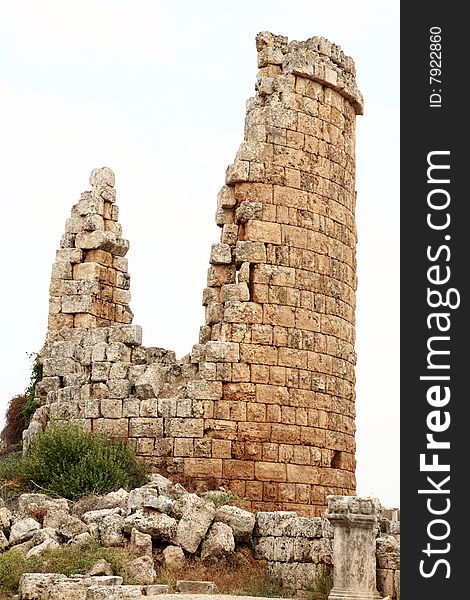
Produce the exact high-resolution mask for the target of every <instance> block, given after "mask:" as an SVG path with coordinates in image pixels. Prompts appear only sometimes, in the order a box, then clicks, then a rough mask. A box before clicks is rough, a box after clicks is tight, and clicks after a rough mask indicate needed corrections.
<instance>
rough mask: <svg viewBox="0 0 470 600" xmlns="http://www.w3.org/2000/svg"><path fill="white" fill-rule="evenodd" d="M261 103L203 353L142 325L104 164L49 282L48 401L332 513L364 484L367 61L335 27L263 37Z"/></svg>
mask: <svg viewBox="0 0 470 600" xmlns="http://www.w3.org/2000/svg"><path fill="white" fill-rule="evenodd" d="M256 47H257V50H258V66H259V74H258V77H257V81H256V96H255V97H254V98H251V99H250V100H249V101H248V106H247V115H246V122H245V136H244V141H243V142H242V144H241V146H240V148H239V150H238V153H237V155H236V158H235V161H234V162H233V164H231V165H230V166H229V167H228V169H227V172H226V177H225V185H224V186H223V187H222V189H221V191H220V193H219V196H218V204H217V213H216V220H217V224H218V225H219V226H220V227H221V240H220V243H216V244H213V245H212V248H211V252H210V260H209V262H210V266H209V270H208V277H207V287H206V288H205V289H204V292H203V303H204V305H205V307H206V317H205V324H204V325H203V326H202V327H201V332H200V339H199V343H198V344H196V345H195V346H194V348H193V350H192V353H191V355H188V356H187V357H185V358H183V359H182V360H179V361H178V360H176V358H175V355H174V353H172V352H169V351H166V350H163V349H160V348H144V347H143V346H142V345H141V330H140V328H139V327H138V326H135V325H132V324H131V322H132V312H131V311H130V309H129V301H130V292H129V276H128V274H127V260H126V258H124V256H125V254H126V252H127V249H128V242H127V241H125V240H123V239H122V237H121V226H120V225H119V224H118V222H117V216H118V211H117V207H116V204H115V192H114V175H113V173H112V171H111V170H110V169H107V168H103V169H95V170H94V171H93V173H92V175H91V179H90V183H91V186H92V190H91V192H85V193H84V194H82V197H81V199H80V201H79V202H78V203H77V204H76V205H75V206H74V207H73V209H72V215H71V217H70V219H68V221H67V224H66V232H65V235H64V236H63V238H62V241H61V246H60V249H59V250H58V253H57V258H56V262H55V263H54V266H53V272H52V281H51V289H50V295H51V298H50V315H49V329H48V334H47V341H46V345H45V348H44V350H43V354H42V360H43V364H44V379H43V381H42V382H41V383H40V384H39V385H38V387H37V392H36V398H37V400H38V401H39V402H40V404H41V408H40V409H39V410H38V411H37V412H36V415H35V417H34V419H33V421H32V424H31V426H30V428H29V430H28V431H26V432H25V435H24V438H25V443H26V444H28V443H29V440H30V439H31V436H32V435H33V434H34V433H35V432H36V431H37V430H38V429H39V428H41V427H44V425H45V424H46V422H47V421H48V420H49V419H50V418H51V417H54V418H55V419H67V420H74V421H77V422H79V423H81V424H82V425H83V426H84V427H86V428H88V429H90V430H93V431H98V432H103V433H105V434H106V435H109V436H112V437H121V436H124V437H126V438H128V439H129V441H130V443H132V444H133V445H134V446H135V448H136V450H137V453H138V454H139V455H141V456H142V457H143V458H145V460H147V461H148V462H149V463H151V464H152V465H153V467H154V468H155V469H158V470H160V471H163V472H165V473H167V474H169V475H170V476H171V477H172V478H173V479H174V480H180V481H184V482H185V484H186V485H188V482H190V483H191V484H192V486H193V487H194V488H195V489H202V488H207V487H208V486H210V487H212V488H213V487H217V486H220V485H223V486H224V487H226V488H228V489H230V490H232V491H233V492H235V493H237V494H239V495H240V496H242V497H243V498H245V499H246V504H247V506H248V507H249V508H251V509H252V510H272V509H291V510H297V511H298V512H299V513H301V514H318V513H321V512H322V511H323V510H324V507H325V506H326V496H327V495H328V494H337V495H341V494H344V495H351V494H354V493H355V458H354V454H355V442H354V430H355V428H354V364H355V353H354V309H355V289H356V273H355V245H356V230H355V219H354V206H355V187H354V186H355V158H354V145H355V118H356V114H361V113H362V97H361V94H360V92H359V91H358V89H357V87H356V84H355V69H354V63H353V61H352V59H351V58H349V57H347V56H345V55H344V54H343V53H342V51H341V50H340V48H339V47H338V46H335V45H333V44H331V43H330V42H328V41H327V40H325V39H323V38H311V39H309V40H307V41H304V42H296V41H292V42H290V43H288V41H287V39H286V38H285V37H281V36H275V35H273V34H271V33H260V34H259V35H258V36H257V39H256Z"/></svg>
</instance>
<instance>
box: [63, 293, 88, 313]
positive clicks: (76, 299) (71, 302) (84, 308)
mask: <svg viewBox="0 0 470 600" xmlns="http://www.w3.org/2000/svg"><path fill="white" fill-rule="evenodd" d="M92 310H93V296H91V295H88V294H82V295H80V296H78V295H74V296H72V295H65V294H64V295H63V296H62V312H63V313H64V314H68V313H88V312H92Z"/></svg>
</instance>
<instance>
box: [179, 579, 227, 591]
mask: <svg viewBox="0 0 470 600" xmlns="http://www.w3.org/2000/svg"><path fill="white" fill-rule="evenodd" d="M176 591H177V592H179V593H180V594H217V593H218V589H217V586H216V585H215V583H214V582H213V581H193V580H188V581H186V580H184V579H179V580H178V581H177V582H176Z"/></svg>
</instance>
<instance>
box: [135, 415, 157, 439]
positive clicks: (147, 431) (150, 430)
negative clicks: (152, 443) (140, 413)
mask: <svg viewBox="0 0 470 600" xmlns="http://www.w3.org/2000/svg"><path fill="white" fill-rule="evenodd" d="M129 435H130V437H153V438H160V437H162V436H163V419H155V418H151V417H148V418H145V417H139V418H132V419H130V420H129Z"/></svg>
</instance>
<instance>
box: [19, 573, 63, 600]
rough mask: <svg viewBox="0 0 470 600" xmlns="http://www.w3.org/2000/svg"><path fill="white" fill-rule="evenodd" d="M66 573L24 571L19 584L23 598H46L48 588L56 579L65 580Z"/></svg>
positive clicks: (35, 599)
mask: <svg viewBox="0 0 470 600" xmlns="http://www.w3.org/2000/svg"><path fill="white" fill-rule="evenodd" d="M66 579H67V576H66V575H62V574H61V573H23V575H21V578H20V583H19V586H18V593H19V596H20V598H21V600H38V598H41V600H42V599H43V598H44V594H45V592H46V589H47V588H48V587H49V586H50V585H51V584H52V583H54V582H55V581H61V580H62V581H64V580H66Z"/></svg>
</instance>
